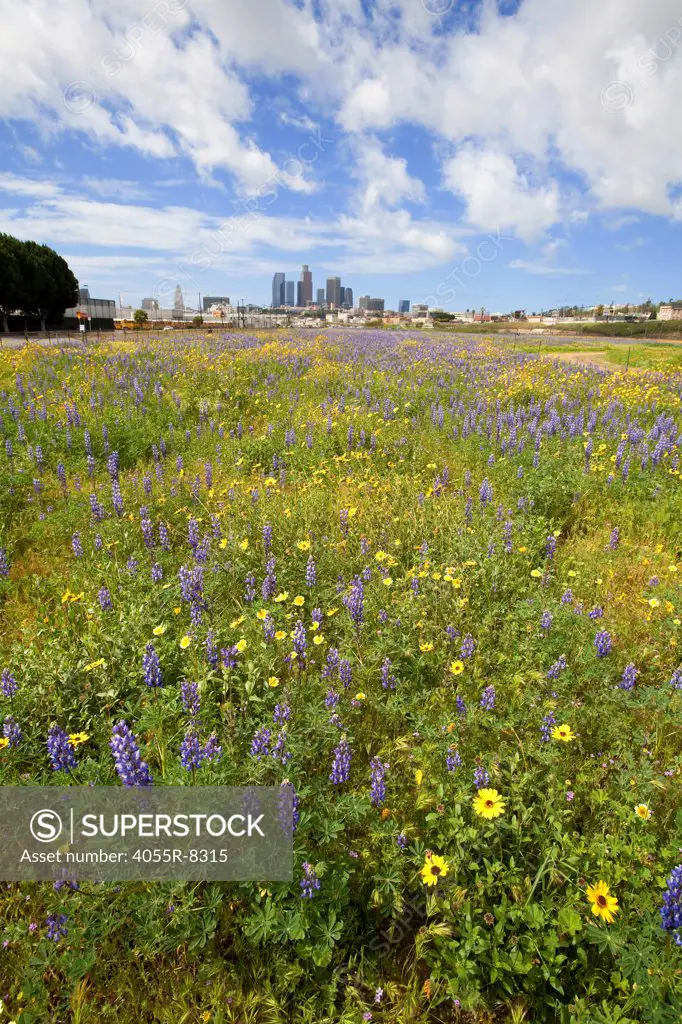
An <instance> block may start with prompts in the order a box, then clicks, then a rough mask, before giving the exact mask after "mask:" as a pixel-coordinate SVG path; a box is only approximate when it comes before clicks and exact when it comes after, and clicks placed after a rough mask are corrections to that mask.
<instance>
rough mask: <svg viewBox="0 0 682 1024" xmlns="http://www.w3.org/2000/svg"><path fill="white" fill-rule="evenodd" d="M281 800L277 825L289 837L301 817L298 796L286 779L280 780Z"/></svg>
mask: <svg viewBox="0 0 682 1024" xmlns="http://www.w3.org/2000/svg"><path fill="white" fill-rule="evenodd" d="M280 791H281V794H282V795H281V798H280V799H279V808H278V815H279V823H280V825H281V826H282V830H283V831H284V834H285V835H286V836H291V835H292V834H293V833H294V832H295V831H296V827H297V825H298V823H299V821H300V818H301V815H300V812H299V809H298V804H299V800H298V795H297V793H296V790H295V789H294V787H293V785H292V784H291V783H290V782H289V780H288V779H282V782H281V783H280Z"/></svg>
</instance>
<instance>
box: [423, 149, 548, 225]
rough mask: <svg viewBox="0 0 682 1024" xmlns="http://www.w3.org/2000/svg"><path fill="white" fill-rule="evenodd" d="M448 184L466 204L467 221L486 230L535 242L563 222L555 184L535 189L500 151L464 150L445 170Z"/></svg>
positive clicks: (447, 164)
mask: <svg viewBox="0 0 682 1024" xmlns="http://www.w3.org/2000/svg"><path fill="white" fill-rule="evenodd" d="M443 177H444V183H445V185H446V187H447V188H449V189H450V190H451V191H452V192H455V193H456V194H458V195H460V196H461V197H462V198H463V199H464V201H465V203H466V216H467V219H468V220H469V221H470V222H471V223H472V224H475V225H476V226H477V227H479V228H482V229H484V230H488V229H493V228H497V227H499V228H502V229H507V230H510V229H511V230H513V231H514V232H515V233H516V234H517V235H518V236H519V237H520V238H523V239H524V240H532V239H533V238H536V237H537V236H538V235H540V234H542V233H543V232H544V231H546V230H547V229H548V228H550V227H552V225H553V224H556V222H557V221H558V220H559V192H558V188H557V186H556V184H555V183H551V184H549V185H546V186H543V185H540V186H537V187H533V186H532V185H531V184H530V182H529V180H528V178H527V176H526V175H524V174H522V173H521V172H520V171H519V169H518V168H517V166H516V164H515V163H514V160H513V159H512V158H511V157H510V156H507V155H506V154H505V153H502V152H500V151H499V150H491V149H479V148H477V147H476V146H474V145H466V146H463V147H462V148H461V149H460V150H459V152H458V153H457V154H456V156H454V157H452V159H450V160H448V161H447V162H446V163H445V165H444V168H443Z"/></svg>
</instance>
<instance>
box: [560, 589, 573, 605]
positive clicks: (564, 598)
mask: <svg viewBox="0 0 682 1024" xmlns="http://www.w3.org/2000/svg"><path fill="white" fill-rule="evenodd" d="M572 600H573V591H572V590H571V588H570V587H569V588H568V589H567V590H564V592H563V594H562V595H561V603H562V604H570V603H571V601H572Z"/></svg>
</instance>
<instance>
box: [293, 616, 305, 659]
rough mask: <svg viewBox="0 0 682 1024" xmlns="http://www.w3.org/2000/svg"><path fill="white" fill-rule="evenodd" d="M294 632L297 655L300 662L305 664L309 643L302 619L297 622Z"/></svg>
mask: <svg viewBox="0 0 682 1024" xmlns="http://www.w3.org/2000/svg"><path fill="white" fill-rule="evenodd" d="M292 632H293V636H292V641H293V644H294V650H295V651H296V654H297V655H298V657H299V659H300V661H301V662H303V663H305V658H306V650H307V646H308V641H307V638H306V633H305V626H304V625H303V623H302V622H301V620H300V619H298V621H297V622H296V625H295V626H294V628H293V630H292Z"/></svg>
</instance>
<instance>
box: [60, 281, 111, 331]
mask: <svg viewBox="0 0 682 1024" xmlns="http://www.w3.org/2000/svg"><path fill="white" fill-rule="evenodd" d="M79 313H80V315H81V319H85V318H86V317H87V320H88V321H90V324H91V326H93V322H94V326H97V327H103V328H106V327H108V326H109V325H111V327H112V328H113V326H114V317H115V316H116V302H115V300H114V299H92V298H90V291H89V289H88V288H87V286H86V287H85V288H79V289H78V305H77V306H72V307H71V308H70V309H65V310H64V321H65V322H66V321H67V320H68V321H71V320H73V321H74V325H75V321H77V319H78V314H79ZM70 326H71V325H70V324H69V327H70Z"/></svg>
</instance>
